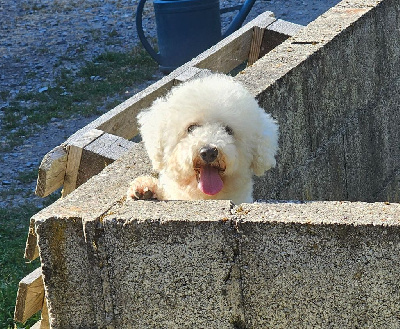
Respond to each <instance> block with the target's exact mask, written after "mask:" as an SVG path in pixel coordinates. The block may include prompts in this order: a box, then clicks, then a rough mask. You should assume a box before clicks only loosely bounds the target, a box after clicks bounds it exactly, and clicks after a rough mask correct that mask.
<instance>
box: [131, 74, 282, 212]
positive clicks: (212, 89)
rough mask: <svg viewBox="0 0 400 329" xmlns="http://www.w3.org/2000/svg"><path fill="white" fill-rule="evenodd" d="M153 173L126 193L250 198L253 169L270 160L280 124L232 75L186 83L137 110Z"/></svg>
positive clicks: (170, 197) (174, 197) (268, 165)
mask: <svg viewBox="0 0 400 329" xmlns="http://www.w3.org/2000/svg"><path fill="white" fill-rule="evenodd" d="M138 121H139V125H140V132H141V135H142V139H143V141H144V145H145V147H146V150H147V152H148V155H149V157H150V160H151V162H152V165H153V169H154V170H155V171H156V172H158V173H159V178H158V179H157V178H155V177H151V176H141V177H138V178H136V179H135V180H134V181H133V182H132V184H131V186H130V188H129V190H128V193H127V196H128V197H129V198H135V199H148V198H156V199H159V200H200V199H204V200H207V199H228V200H232V201H233V202H234V203H236V204H239V203H242V202H252V201H253V198H252V192H253V180H252V175H253V174H255V175H258V176H261V175H263V174H264V172H265V171H266V170H268V169H270V168H271V167H273V166H275V153H276V151H277V149H278V126H277V124H276V123H275V121H274V120H273V119H272V118H271V116H270V115H269V114H267V113H265V111H264V110H263V109H262V108H260V107H259V106H258V104H257V101H256V100H255V99H254V97H252V95H251V94H250V93H249V92H248V91H247V90H246V89H245V88H244V87H243V86H242V85H241V84H240V83H238V82H236V81H235V80H233V78H231V77H228V76H225V75H220V74H214V75H210V76H207V77H205V78H201V79H197V80H192V81H189V82H186V83H184V84H182V85H180V86H178V87H175V88H173V89H172V91H171V92H170V93H169V94H168V95H167V96H166V97H165V98H160V99H157V100H156V101H155V102H154V103H153V105H152V106H151V107H150V108H149V109H147V110H146V111H144V112H142V113H140V114H139V115H138Z"/></svg>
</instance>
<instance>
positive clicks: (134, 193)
mask: <svg viewBox="0 0 400 329" xmlns="http://www.w3.org/2000/svg"><path fill="white" fill-rule="evenodd" d="M156 190H157V182H156V181H155V179H154V178H153V177H148V176H141V177H137V178H136V179H135V180H134V181H133V182H132V183H131V185H130V186H129V188H128V191H127V193H126V195H127V198H128V199H137V200H149V199H157V194H156Z"/></svg>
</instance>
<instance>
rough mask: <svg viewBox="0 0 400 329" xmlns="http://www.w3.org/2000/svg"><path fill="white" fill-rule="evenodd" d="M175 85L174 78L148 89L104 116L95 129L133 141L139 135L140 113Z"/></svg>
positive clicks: (163, 80)
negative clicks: (138, 118)
mask: <svg viewBox="0 0 400 329" xmlns="http://www.w3.org/2000/svg"><path fill="white" fill-rule="evenodd" d="M173 85H174V81H173V78H172V77H171V78H169V79H162V80H160V81H158V82H156V83H155V84H154V85H152V86H153V88H147V89H146V90H145V91H143V92H141V93H139V94H137V95H135V96H133V97H131V98H129V99H128V100H126V101H125V102H124V103H122V104H120V105H118V106H117V107H116V108H114V109H113V110H112V112H110V113H109V114H107V113H106V115H105V116H102V117H101V118H102V122H101V123H100V120H99V123H98V124H96V127H95V128H96V129H100V130H102V131H104V132H107V133H109V134H113V135H117V136H120V137H123V138H126V139H132V138H133V137H135V136H136V135H137V134H138V133H139V130H138V126H137V121H136V116H137V115H138V113H139V112H140V111H141V110H143V109H145V108H147V107H149V106H150V105H151V104H152V103H153V102H154V100H155V99H157V98H158V97H161V96H164V95H166V94H167V93H168V91H169V90H171V88H172V87H173ZM154 86H156V88H154Z"/></svg>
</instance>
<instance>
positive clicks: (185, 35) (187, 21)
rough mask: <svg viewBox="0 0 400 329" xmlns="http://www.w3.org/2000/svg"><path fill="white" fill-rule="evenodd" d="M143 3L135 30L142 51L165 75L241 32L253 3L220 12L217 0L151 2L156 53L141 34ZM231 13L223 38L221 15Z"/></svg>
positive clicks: (137, 11)
mask: <svg viewBox="0 0 400 329" xmlns="http://www.w3.org/2000/svg"><path fill="white" fill-rule="evenodd" d="M146 1H147V0H139V4H138V6H137V9H136V28H137V32H138V36H139V39H140V41H141V42H142V44H143V46H144V48H145V49H146V50H147V52H148V53H149V54H150V55H151V57H153V58H154V59H155V60H156V61H157V62H158V64H159V66H160V70H161V71H162V72H164V73H170V72H171V71H173V70H174V69H176V68H177V67H179V66H181V65H182V64H184V63H186V62H187V61H189V60H191V59H192V58H193V57H195V56H197V55H198V54H200V53H201V52H203V51H204V50H206V49H208V48H210V47H211V46H213V45H214V44H216V43H217V42H218V41H220V40H221V39H223V38H225V37H226V36H228V35H230V34H231V33H233V32H234V31H236V30H237V29H238V28H240V27H241V26H242V24H243V22H244V20H245V19H246V17H247V15H248V14H249V12H250V10H251V8H252V7H253V5H254V2H255V0H246V1H245V2H244V3H243V4H242V5H238V6H234V7H229V8H223V9H221V10H220V9H219V0H154V2H153V4H154V13H155V18H156V25H157V38H158V53H156V51H155V50H154V48H153V47H152V46H151V45H150V43H149V42H148V41H147V39H146V36H145V35H144V32H143V23H142V16H143V7H144V4H145V2H146ZM234 10H239V12H238V14H237V15H236V16H235V18H234V19H233V20H232V23H231V24H230V25H229V26H228V28H227V29H226V31H225V32H224V33H223V34H222V33H221V17H220V14H222V13H226V12H230V11H234Z"/></svg>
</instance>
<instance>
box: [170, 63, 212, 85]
mask: <svg viewBox="0 0 400 329" xmlns="http://www.w3.org/2000/svg"><path fill="white" fill-rule="evenodd" d="M211 73H212V72H211V71H210V70H207V69H199V68H197V67H188V69H187V70H185V71H184V72H182V73H181V74H179V75H178V76H177V77H176V78H175V79H174V86H177V85H179V84H181V83H182V82H186V81H189V80H192V79H197V78H201V77H204V76H207V75H210V74H211Z"/></svg>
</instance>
